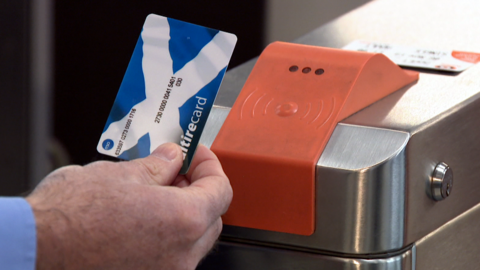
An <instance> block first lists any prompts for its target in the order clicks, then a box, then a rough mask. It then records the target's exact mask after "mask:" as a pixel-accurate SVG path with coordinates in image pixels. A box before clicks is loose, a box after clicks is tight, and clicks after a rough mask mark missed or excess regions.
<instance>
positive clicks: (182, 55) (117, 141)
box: [97, 14, 237, 174]
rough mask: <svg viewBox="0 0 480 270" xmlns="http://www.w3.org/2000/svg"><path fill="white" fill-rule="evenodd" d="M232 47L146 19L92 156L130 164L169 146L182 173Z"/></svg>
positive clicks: (178, 24) (189, 27) (217, 34)
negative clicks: (176, 149)
mask: <svg viewBox="0 0 480 270" xmlns="http://www.w3.org/2000/svg"><path fill="white" fill-rule="evenodd" d="M236 42H237V37H236V36H235V35H233V34H230V33H226V32H223V31H219V30H214V29H210V28H207V27H203V26H199V25H195V24H191V23H187V22H182V21H179V20H175V19H171V18H167V17H163V16H158V15H154V14H151V15H149V16H148V17H147V19H146V21H145V23H144V25H143V29H142V32H141V34H140V37H139V38H138V40H137V44H136V46H135V49H134V51H133V55H132V57H131V59H130V63H129V64H128V67H127V71H126V72H125V76H124V78H123V81H122V83H121V85H120V89H119V91H118V94H117V97H116V99H115V101H114V103H113V106H112V109H111V111H110V115H109V116H108V119H107V123H106V124H105V128H104V129H103V132H102V135H101V137H100V141H99V142H98V145H97V151H98V152H99V153H101V154H105V155H109V156H113V157H117V158H120V159H124V160H132V159H136V158H142V157H146V156H148V155H149V154H150V153H151V152H152V151H153V150H155V148H156V147H157V146H159V145H161V144H163V143H166V142H174V143H177V144H179V145H180V147H181V149H182V151H183V158H184V164H183V167H182V169H181V173H183V174H184V173H186V172H187V171H188V168H189V166H190V163H191V161H192V159H193V155H194V153H195V149H196V147H197V144H198V142H199V139H200V135H201V134H202V131H203V128H204V126H205V122H206V121H207V118H208V115H209V113H210V110H211V108H212V106H213V102H214V100H215V97H216V95H217V92H218V89H219V88H220V84H221V82H222V80H223V76H224V75H225V71H226V69H227V66H228V62H229V61H230V58H231V56H232V53H233V49H234V47H235V44H236Z"/></svg>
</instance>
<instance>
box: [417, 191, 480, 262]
mask: <svg viewBox="0 0 480 270" xmlns="http://www.w3.org/2000/svg"><path fill="white" fill-rule="evenodd" d="M452 196H453V195H452ZM449 200H450V198H449ZM445 201H448V200H445ZM441 203H443V202H441ZM479 232H480V204H478V205H477V206H475V207H474V208H472V209H470V210H468V211H467V212H465V213H463V214H462V215H460V216H458V217H457V218H455V219H453V220H451V221H449V222H448V223H446V224H445V225H443V226H442V227H440V228H438V229H437V230H435V231H433V232H431V233H430V234H429V235H427V236H425V237H424V238H422V239H420V240H419V241H417V242H416V245H417V259H416V260H417V262H416V266H417V268H416V269H419V270H424V269H472V270H473V269H479V264H478V254H480V244H479V243H480V233H479Z"/></svg>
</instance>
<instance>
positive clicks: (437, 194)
mask: <svg viewBox="0 0 480 270" xmlns="http://www.w3.org/2000/svg"><path fill="white" fill-rule="evenodd" d="M452 188H453V172H452V169H451V168H450V167H448V165H447V164H446V163H445V162H440V163H438V164H437V166H435V169H433V173H432V179H431V181H430V190H431V194H430V195H431V197H432V199H434V200H435V201H441V200H443V199H445V198H447V197H448V196H450V192H451V191H452Z"/></svg>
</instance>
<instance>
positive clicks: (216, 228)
mask: <svg viewBox="0 0 480 270" xmlns="http://www.w3.org/2000/svg"><path fill="white" fill-rule="evenodd" d="M181 166H182V151H181V150H180V148H179V147H178V146H177V145H175V144H172V143H170V144H164V145H162V146H160V147H158V148H157V149H156V150H155V151H154V152H153V153H152V154H151V155H150V156H148V157H146V158H143V159H137V160H134V161H129V162H118V163H113V162H107V161H99V162H94V163H91V164H89V165H86V166H83V167H81V166H68V167H64V168H61V169H59V170H56V171H54V172H52V173H51V174H50V175H48V176H47V177H46V178H45V179H44V180H43V181H42V182H41V183H40V185H39V186H38V187H37V188H36V189H35V191H34V192H33V193H32V194H31V195H30V196H28V197H27V201H28V202H29V203H30V205H31V206H32V208H33V211H34V214H35V219H36V223H37V269H39V270H41V269H194V268H195V267H196V265H197V264H198V262H199V261H200V260H201V258H202V257H203V256H204V255H205V254H206V253H207V252H208V251H209V250H210V249H211V247H212V246H213V244H214V243H215V241H216V239H217V237H218V236H219V234H220V231H221V229H222V221H221V218H220V216H221V215H222V214H223V213H225V211H226V210H227V208H228V206H229V204H230V201H231V199H232V189H231V186H230V184H229V182H228V179H227V177H226V176H225V174H224V172H223V170H222V167H221V165H220V163H219V161H218V159H217V157H216V156H215V155H214V154H213V153H212V152H211V151H210V150H209V149H208V148H206V147H205V146H203V145H199V147H198V148H197V152H196V154H195V158H194V160H193V162H192V164H191V167H190V170H189V173H188V174H187V175H178V172H179V170H180V167H181Z"/></svg>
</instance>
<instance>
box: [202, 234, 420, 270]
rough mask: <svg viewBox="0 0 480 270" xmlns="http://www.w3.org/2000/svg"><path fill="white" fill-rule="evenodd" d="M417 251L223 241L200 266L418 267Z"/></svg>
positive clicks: (240, 269) (305, 269)
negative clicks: (314, 249) (339, 250)
mask: <svg viewBox="0 0 480 270" xmlns="http://www.w3.org/2000/svg"><path fill="white" fill-rule="evenodd" d="M415 254H416V251H415V246H413V247H411V249H409V250H406V251H404V252H403V253H401V254H398V255H391V256H388V255H387V254H386V255H387V256H386V257H384V258H375V259H373V258H370V259H369V258H345V257H336V256H326V255H321V254H313V253H307V252H299V251H292V250H285V249H279V248H273V247H261V246H254V245H248V244H239V243H231V242H226V241H220V242H219V243H218V245H217V247H216V248H215V249H214V250H213V251H212V252H211V253H210V255H209V256H208V257H207V258H206V259H204V261H202V262H201V263H200V265H199V266H198V267H197V270H202V269H205V270H207V269H208V270H210V269H229V270H245V269H248V270H265V269H275V270H292V269H302V270H318V269H329V270H415V269H416V268H415V263H416V262H415V261H416V255H415ZM424 269H428V268H424Z"/></svg>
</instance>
